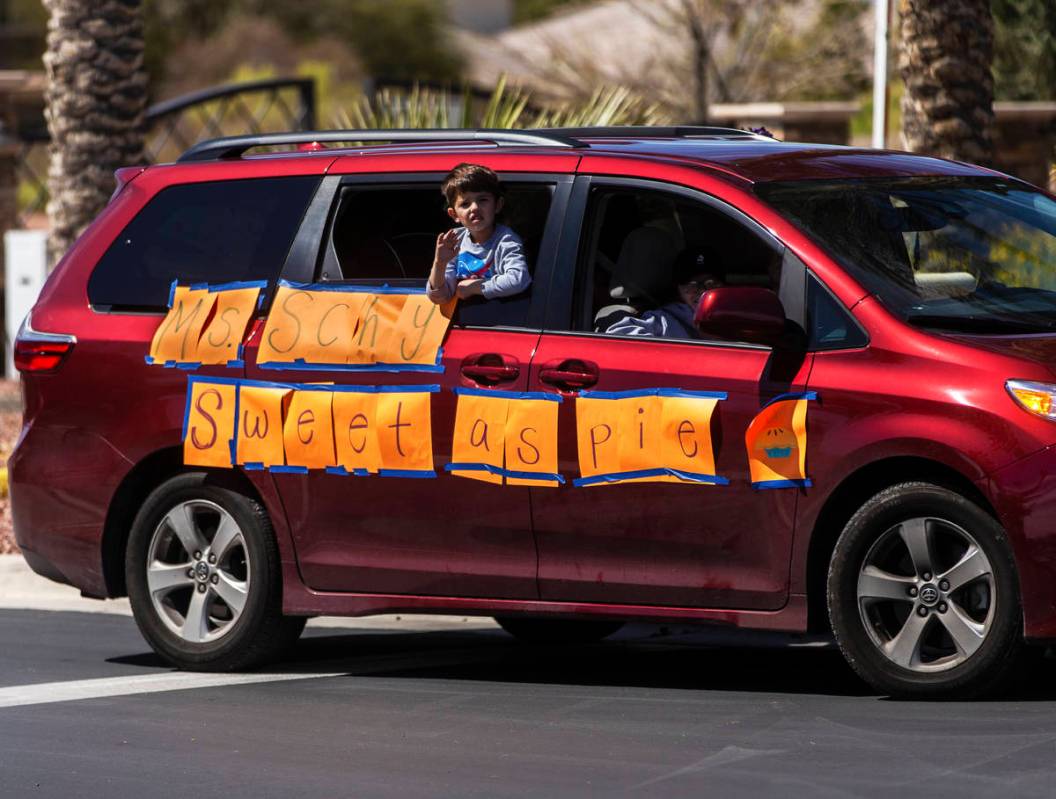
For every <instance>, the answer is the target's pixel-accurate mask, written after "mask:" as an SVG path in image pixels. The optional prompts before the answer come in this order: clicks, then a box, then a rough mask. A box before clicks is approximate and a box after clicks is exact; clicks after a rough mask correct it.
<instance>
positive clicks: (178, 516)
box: [125, 472, 305, 671]
mask: <svg viewBox="0 0 1056 799" xmlns="http://www.w3.org/2000/svg"><path fill="white" fill-rule="evenodd" d="M125 577H126V580H127V585H128V596H129V600H130V601H131V604H132V613H133V615H134V616H135V619H136V624H137V625H138V626H139V629H140V631H141V632H142V633H143V637H144V638H146V639H147V642H148V643H149V644H150V645H151V646H152V647H153V648H154V650H155V651H156V652H157V653H158V654H159V655H161V656H162V657H163V658H165V659H166V660H168V661H169V662H171V663H172V664H173V665H175V666H177V667H179V668H182V669H191V670H201V671H230V670H235V669H243V668H250V667H252V666H256V665H259V664H261V663H263V662H265V661H267V660H270V659H273V658H275V657H277V656H278V655H279V654H280V653H281V652H282V651H283V650H284V649H285V648H286V647H287V646H289V645H290V644H291V643H293V641H295V640H296V639H297V636H298V635H300V632H301V630H302V629H303V627H304V623H305V619H303V618H299V617H285V616H283V615H282V612H281V611H282V574H281V567H280V564H279V556H278V548H277V546H276V544H275V537H274V534H273V532H272V529H271V523H270V522H269V520H268V517H267V514H266V513H265V511H264V509H263V508H262V507H261V506H260V504H259V503H257V502H256V501H255V500H254V499H252V498H250V497H248V496H245V495H244V494H242V493H240V492H238V491H235V490H232V489H230V488H226V487H223V486H220V485H216V484H215V483H212V482H210V478H209V476H208V475H206V474H205V473H201V472H198V473H190V474H183V475H179V476H177V477H173V478H171V479H170V480H167V481H166V482H164V483H162V485H160V486H159V487H158V488H157V489H155V490H154V491H153V492H152V493H151V495H150V496H149V497H148V498H147V501H146V502H145V503H144V505H143V507H142V508H141V509H140V511H139V513H138V514H137V515H136V518H135V521H134V522H133V524H132V531H131V534H130V537H129V543H128V550H127V553H126V558H125Z"/></svg>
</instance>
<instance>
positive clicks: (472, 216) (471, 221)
mask: <svg viewBox="0 0 1056 799" xmlns="http://www.w3.org/2000/svg"><path fill="white" fill-rule="evenodd" d="M501 210H502V200H501V199H496V197H495V195H494V194H492V193H491V192H490V191H467V192H465V193H463V194H459V195H458V196H457V197H455V204H454V205H452V206H451V207H450V208H448V209H447V214H448V216H450V217H451V218H452V219H453V220H455V221H456V222H458V224H460V225H462V227H464V228H465V229H466V230H468V231H469V232H470V234H471V235H472V236H473V238H474V239H477V240H479V237H480V235H481V234H484V235H487V234H490V233H491V231H492V229H493V228H494V227H495V215H496V214H497V213H498V212H499V211H501Z"/></svg>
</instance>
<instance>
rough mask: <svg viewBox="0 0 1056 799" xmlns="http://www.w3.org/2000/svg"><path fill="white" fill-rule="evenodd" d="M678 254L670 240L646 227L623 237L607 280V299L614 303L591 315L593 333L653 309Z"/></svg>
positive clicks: (664, 291)
mask: <svg viewBox="0 0 1056 799" xmlns="http://www.w3.org/2000/svg"><path fill="white" fill-rule="evenodd" d="M677 252H678V244H677V242H676V241H675V239H674V237H673V236H672V235H671V234H670V233H668V232H667V231H665V230H661V229H660V228H657V227H652V226H646V227H640V228H636V229H635V230H632V231H631V232H630V233H628V234H627V238H626V239H624V241H623V245H622V246H621V247H620V254H619V256H618V257H617V259H616V265H615V266H614V267H613V270H612V275H611V277H610V278H609V297H611V298H612V299H614V300H617V302H615V303H610V304H609V305H606V306H604V307H603V308H601V309H600V310H598V312H597V313H595V314H594V331H595V332H598V333H603V332H605V330H607V329H608V328H609V327H610V326H611V325H612V324H614V323H616V322H618V321H619V320H620V319H625V318H626V317H628V316H636V315H638V314H640V313H641V312H642V310H644V309H645V308H655V307H657V306H659V305H661V304H663V302H664V298H665V297H666V296H667V295H668V294H669V293H670V292H671V288H672V279H673V277H672V272H671V264H672V263H673V262H674V259H675V255H676V254H677Z"/></svg>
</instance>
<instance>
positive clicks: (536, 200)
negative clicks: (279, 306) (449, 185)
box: [317, 181, 554, 327]
mask: <svg viewBox="0 0 1056 799" xmlns="http://www.w3.org/2000/svg"><path fill="white" fill-rule="evenodd" d="M504 184H505V186H506V197H505V201H504V204H503V211H502V213H501V214H500V215H499V217H498V222H499V223H501V224H505V225H508V226H509V227H510V228H511V229H513V231H514V232H515V233H517V235H519V236H520V237H521V239H522V241H523V242H524V249H525V257H526V259H527V261H528V269H529V271H530V272H532V273H533V274H534V272H535V267H536V262H537V260H538V255H539V246H540V243H541V242H542V239H543V232H544V230H545V228H546V218H547V214H548V213H549V210H550V203H551V200H552V197H553V191H554V186H553V185H552V184H548V183H520V184H518V183H516V182H507V181H504ZM451 225H452V222H451V219H450V217H449V216H448V215H447V209H446V203H445V201H444V197H443V195H442V194H441V193H440V183H439V181H437V182H435V183H429V184H419V185H391V184H389V185H352V186H346V187H344V188H343V189H342V191H341V193H340V197H339V200H338V203H337V207H336V209H335V211H334V214H333V221H332V223H331V226H330V231H329V233H328V234H327V236H326V237H325V242H324V247H325V249H324V252H323V257H322V259H321V264H320V267H319V272H318V274H317V279H318V280H319V281H346V282H352V283H357V284H365V285H383V284H388V285H390V286H407V287H411V286H413V287H415V288H418V287H422V286H424V285H425V282H426V280H427V279H428V277H429V270H430V268H431V266H432V263H433V256H434V254H435V252H436V238H437V236H438V235H440V233H441V232H443V231H445V230H448V229H449V228H450V227H451ZM531 294H532V288H529V289H528V291H527V292H525V293H524V294H522V295H519V296H516V297H508V298H504V299H498V300H485V299H484V298H482V297H474V298H472V299H469V300H460V301H459V304H458V309H457V310H456V312H455V317H454V320H453V323H454V324H455V325H456V326H498V325H502V326H514V327H517V326H521V325H524V324H525V321H526V319H527V315H528V305H529V301H530V299H531Z"/></svg>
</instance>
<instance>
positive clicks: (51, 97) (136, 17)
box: [44, 0, 147, 263]
mask: <svg viewBox="0 0 1056 799" xmlns="http://www.w3.org/2000/svg"><path fill="white" fill-rule="evenodd" d="M44 6H45V7H46V8H47V10H48V13H49V19H48V46H47V52H46V53H45V55H44V67H45V69H46V71H47V76H48V85H47V90H46V92H45V101H46V110H45V116H46V118H47V122H48V131H49V132H50V134H51V162H50V166H49V169H48V188H49V191H50V200H49V202H48V215H49V216H50V218H51V238H50V241H49V253H50V260H51V263H54V262H55V260H57V257H58V256H61V255H62V254H63V253H64V252H66V250H68V249H69V248H70V246H71V245H72V244H73V242H74V241H75V240H76V238H77V236H79V235H80V233H81V232H82V231H83V230H84V228H85V227H87V226H88V224H89V223H90V222H91V221H92V220H93V219H94V218H95V217H96V216H97V215H98V214H99V212H100V211H101V210H102V209H103V208H104V207H105V205H106V203H107V200H108V199H109V197H110V195H111V194H112V193H113V190H114V177H113V174H114V170H116V169H118V168H119V167H122V166H128V165H130V164H135V163H138V162H140V161H141V160H142V158H143V113H144V110H145V108H146V99H147V75H146V72H145V71H144V69H143V20H142V14H141V9H140V0H44Z"/></svg>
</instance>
